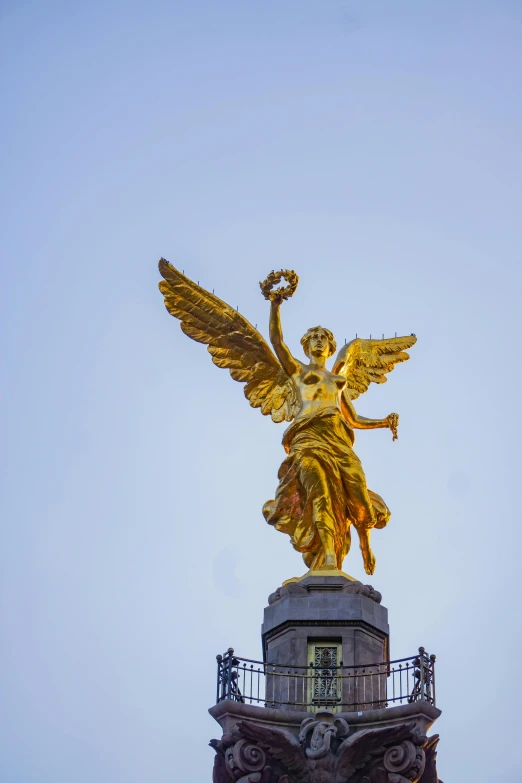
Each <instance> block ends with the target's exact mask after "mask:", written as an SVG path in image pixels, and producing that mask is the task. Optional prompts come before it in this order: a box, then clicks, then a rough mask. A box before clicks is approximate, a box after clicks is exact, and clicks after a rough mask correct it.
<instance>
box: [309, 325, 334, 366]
mask: <svg viewBox="0 0 522 783" xmlns="http://www.w3.org/2000/svg"><path fill="white" fill-rule="evenodd" d="M301 345H302V346H303V351H304V352H305V354H306V355H307V356H308V358H309V359H312V358H318V357H319V356H324V358H325V359H328V358H329V357H330V356H332V354H334V353H335V351H336V348H337V343H336V342H335V337H334V336H333V334H332V332H331V331H330V330H329V329H325V328H324V326H314V327H312V328H311V329H309V330H308V331H307V332H306V334H304V335H303V336H302V337H301Z"/></svg>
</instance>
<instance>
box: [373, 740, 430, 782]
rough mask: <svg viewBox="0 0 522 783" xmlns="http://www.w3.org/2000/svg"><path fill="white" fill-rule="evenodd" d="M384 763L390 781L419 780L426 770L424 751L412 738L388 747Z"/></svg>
mask: <svg viewBox="0 0 522 783" xmlns="http://www.w3.org/2000/svg"><path fill="white" fill-rule="evenodd" d="M383 763H384V766H385V768H386V771H387V772H388V780H389V781H390V783H410V781H412V780H418V779H419V778H420V776H421V775H422V773H423V771H424V764H425V756H424V751H423V749H422V748H420V747H416V746H415V744H414V743H413V742H411V741H410V740H405V741H404V742H401V744H400V745H395V746H394V747H393V748H388V750H387V751H386V753H385V754H384V758H383Z"/></svg>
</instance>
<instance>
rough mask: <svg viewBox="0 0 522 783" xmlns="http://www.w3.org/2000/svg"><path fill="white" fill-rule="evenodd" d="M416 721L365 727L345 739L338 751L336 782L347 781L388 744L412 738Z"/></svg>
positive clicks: (343, 782)
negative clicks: (379, 726) (371, 727)
mask: <svg viewBox="0 0 522 783" xmlns="http://www.w3.org/2000/svg"><path fill="white" fill-rule="evenodd" d="M414 730H415V723H400V724H398V725H396V726H386V727H385V728H381V729H363V730H362V731H358V732H356V733H355V734H352V736H351V737H348V739H345V740H344V742H342V743H341V745H340V746H339V750H338V751H337V763H336V770H335V783H346V782H347V781H349V780H350V779H351V777H352V775H355V773H356V772H357V770H358V769H362V768H363V767H365V766H366V765H367V764H368V763H369V762H371V761H372V760H373V759H374V758H375V757H376V756H378V755H379V754H381V753H384V751H385V748H386V746H387V745H393V744H395V743H399V742H402V741H403V740H406V739H410V738H411V735H412V732H413V731H414Z"/></svg>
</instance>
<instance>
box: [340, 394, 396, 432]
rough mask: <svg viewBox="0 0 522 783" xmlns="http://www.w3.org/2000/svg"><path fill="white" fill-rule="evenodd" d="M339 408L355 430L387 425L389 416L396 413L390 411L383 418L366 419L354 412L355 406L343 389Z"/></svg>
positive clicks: (372, 428)
mask: <svg viewBox="0 0 522 783" xmlns="http://www.w3.org/2000/svg"><path fill="white" fill-rule="evenodd" d="M341 408H342V412H343V414H344V418H345V419H346V420H347V422H348V423H349V424H350V426H352V427H353V428H354V429H357V430H376V429H378V428H379V427H389V426H390V416H394V415H396V414H393V413H391V414H390V416H387V417H386V418H385V419H367V418H365V417H364V416H359V415H358V414H357V413H356V411H355V408H354V407H353V405H352V401H351V400H350V396H349V394H348V393H347V392H346V391H343V393H342V396H341Z"/></svg>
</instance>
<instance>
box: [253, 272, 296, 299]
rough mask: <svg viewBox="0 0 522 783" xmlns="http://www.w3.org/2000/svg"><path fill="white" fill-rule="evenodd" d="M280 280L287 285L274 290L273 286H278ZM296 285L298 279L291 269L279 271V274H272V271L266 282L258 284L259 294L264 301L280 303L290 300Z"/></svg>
mask: <svg viewBox="0 0 522 783" xmlns="http://www.w3.org/2000/svg"><path fill="white" fill-rule="evenodd" d="M281 280H286V282H287V283H288V285H285V286H281V287H280V288H275V287H274V286H276V285H278V284H279V283H280V282H281ZM298 283H299V278H298V276H297V275H296V273H295V272H294V270H293V269H281V270H280V271H279V272H274V270H272V271H271V272H270V274H269V275H268V277H267V278H266V280H263V282H262V283H259V287H260V288H261V293H262V294H263V296H264V297H265V299H269V300H270V301H271V302H273V301H277V300H278V301H281V300H282V299H290V297H291V296H293V295H294V294H295V292H296V289H297V284H298Z"/></svg>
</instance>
